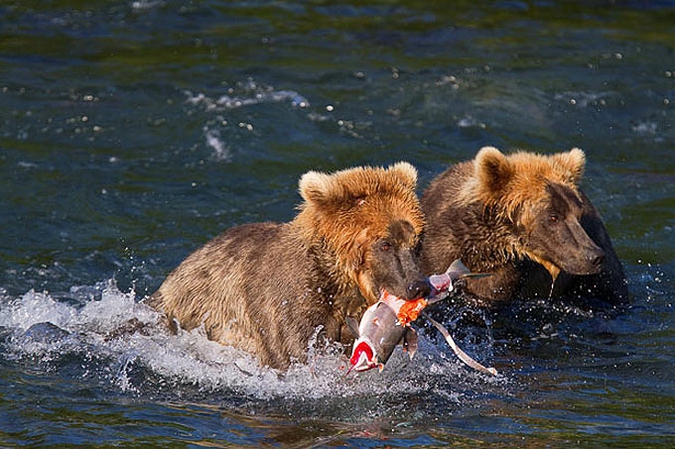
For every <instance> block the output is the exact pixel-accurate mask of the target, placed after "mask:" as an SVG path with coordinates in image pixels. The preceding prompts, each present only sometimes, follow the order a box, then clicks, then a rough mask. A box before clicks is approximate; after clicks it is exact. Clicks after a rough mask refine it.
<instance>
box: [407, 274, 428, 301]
mask: <svg viewBox="0 0 675 449" xmlns="http://www.w3.org/2000/svg"><path fill="white" fill-rule="evenodd" d="M405 293H406V299H410V300H412V299H418V298H424V297H426V296H429V294H431V285H430V284H429V281H428V280H427V279H426V278H425V279H416V280H414V281H412V282H410V283H409V284H408V286H407V287H406V289H405Z"/></svg>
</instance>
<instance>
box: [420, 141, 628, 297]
mask: <svg viewBox="0 0 675 449" xmlns="http://www.w3.org/2000/svg"><path fill="white" fill-rule="evenodd" d="M584 166H585V155H584V153H583V152H582V151H581V150H580V149H577V148H574V149H572V150H570V151H568V152H563V153H557V154H553V155H548V156H546V155H540V154H535V153H529V152H522V151H521V152H516V153H514V154H511V155H504V154H502V153H501V152H500V151H499V150H497V149H496V148H492V147H485V148H482V149H481V150H480V151H479V152H478V154H477V155H476V158H475V159H474V160H472V161H467V162H463V163H459V164H456V165H453V166H451V167H450V168H448V169H447V170H446V171H445V172H444V173H442V174H441V175H439V176H438V177H437V178H436V179H435V180H433V181H432V182H431V184H430V185H429V187H428V188H427V189H426V191H425V192H424V194H423V196H422V199H421V203H422V209H423V210H424V212H425V214H426V219H427V230H426V236H425V240H424V244H423V252H422V262H421V264H422V268H423V271H424V272H425V273H428V274H431V273H436V272H439V271H442V270H444V269H445V268H446V267H448V266H449V265H450V263H451V262H452V261H453V260H455V259H457V258H461V259H462V261H463V262H464V263H465V264H466V266H467V267H468V268H469V269H471V270H472V271H474V272H484V273H491V274H492V276H490V277H487V278H480V279H471V280H468V281H467V285H466V292H467V293H469V297H471V298H473V299H475V300H476V303H477V304H478V305H480V306H485V307H489V308H498V307H499V306H503V305H505V304H507V303H509V302H510V301H512V300H514V299H532V298H552V297H562V298H569V299H572V300H581V301H582V302H584V303H586V304H589V305H595V306H598V305H600V306H608V305H614V304H618V303H622V302H625V301H626V300H627V299H628V290H627V286H626V278H625V274H624V271H623V267H622V266H621V263H620V261H619V259H618V257H617V255H616V253H615V252H614V249H613V248H612V243H611V241H610V238H609V235H608V233H607V230H606V229H605V226H604V224H603V222H602V219H601V217H600V215H599V213H598V211H597V210H596V209H595V207H594V206H593V204H592V203H591V201H590V199H589V198H588V197H587V196H586V195H585V194H584V192H583V191H582V190H581V189H580V188H579V185H578V184H579V181H580V179H581V177H582V174H583V172H584Z"/></svg>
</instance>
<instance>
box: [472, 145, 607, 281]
mask: <svg viewBox="0 0 675 449" xmlns="http://www.w3.org/2000/svg"><path fill="white" fill-rule="evenodd" d="M585 162H586V159H585V155H584V153H583V151H582V150H580V149H578V148H573V149H571V150H570V151H568V152H563V153H557V154H553V155H549V156H546V155H540V154H534V153H528V152H517V153H514V154H510V155H504V154H502V153H501V152H500V151H499V150H497V149H496V148H493V147H484V148H482V149H481V150H480V151H479V152H478V154H477V155H476V158H475V160H474V166H473V175H472V177H471V178H470V181H469V182H468V183H467V184H466V185H465V188H464V189H463V190H462V191H461V192H460V198H461V201H464V202H475V201H478V202H480V203H482V206H483V213H489V214H493V216H495V217H496V219H497V221H498V222H501V223H506V224H507V226H508V231H507V233H508V234H509V235H513V237H515V238H514V239H513V240H512V242H513V243H512V248H510V250H511V251H513V252H515V253H516V255H518V256H525V257H527V258H530V259H531V260H534V261H535V262H538V263H540V264H541V265H542V266H544V267H545V268H546V269H547V271H548V272H549V273H550V274H551V276H552V277H553V279H554V280H555V279H556V278H557V276H558V274H559V273H560V271H564V272H566V273H569V274H573V275H588V274H594V273H598V272H599V271H600V269H601V268H602V263H603V261H604V252H603V251H602V249H600V247H598V245H596V243H595V242H594V241H593V240H592V239H591V238H590V237H589V235H588V234H587V233H586V231H585V230H584V228H583V227H582V216H583V213H584V206H585V205H584V202H585V201H587V199H586V197H585V196H584V195H583V194H582V193H581V192H580V190H579V188H578V183H579V181H580V179H581V177H582V175H583V172H584V166H585Z"/></svg>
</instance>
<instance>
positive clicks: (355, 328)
mask: <svg viewBox="0 0 675 449" xmlns="http://www.w3.org/2000/svg"><path fill="white" fill-rule="evenodd" d="M345 320H346V321H347V327H348V328H349V330H350V331H351V332H352V334H354V338H359V337H360V335H359V323H358V321H356V318H354V317H353V316H348V317H347V318H345Z"/></svg>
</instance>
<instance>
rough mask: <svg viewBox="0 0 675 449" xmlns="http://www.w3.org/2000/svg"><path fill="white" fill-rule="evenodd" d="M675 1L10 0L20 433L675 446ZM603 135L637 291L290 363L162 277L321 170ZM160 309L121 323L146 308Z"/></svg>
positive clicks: (8, 414) (305, 442)
mask: <svg viewBox="0 0 675 449" xmlns="http://www.w3.org/2000/svg"><path fill="white" fill-rule="evenodd" d="M674 35H675V4H674V3H673V2H667V1H639V2H638V1H636V2H630V1H627V2H604V1H594V2H583V3H581V2H571V1H541V2H539V1H534V2H517V1H514V2H504V1H496V2H483V3H476V2H465V1H459V2H447V3H441V4H431V3H429V2H416V1H407V2H399V1H387V2H379V1H363V2H362V1H358V2H357V1H353V2H340V3H339V4H333V3H329V2H286V1H279V2H273V3H269V2H255V1H253V2H217V1H204V2H192V3H186V2H174V1H169V0H166V1H161V0H158V1H151V0H143V1H126V2H117V3H110V2H104V1H98V0H90V1H88V2H66V1H62V0H57V1H52V2H37V1H25V0H24V1H21V2H3V3H2V4H1V5H0V111H2V114H1V115H0V229H2V233H1V234H0V235H1V236H2V239H1V240H0V241H1V242H2V243H1V244H0V367H1V369H0V445H2V446H17V445H41V446H54V445H59V444H61V445H86V446H94V447H96V446H109V445H130V446H138V445H144V444H154V445H158V446H228V445H229V446H253V447H257V446H281V447H286V446H288V447H323V446H336V445H337V446H342V445H344V446H352V447H382V446H390V447H409V446H426V447H430V446H442V445H456V446H460V447H464V446H467V447H476V446H479V447H480V446H489V445H497V446H536V447H538V446H550V447H569V446H575V447H576V446H589V447H640V448H642V447H646V446H650V445H651V446H660V445H662V446H669V445H672V442H673V441H674V438H675V430H673V429H675V377H674V376H673V374H672V373H673V369H672V367H673V363H674V361H675V332H674V331H673V328H674V326H675V319H674V314H673V303H674V302H675V295H674V294H673V290H674V288H673V287H674V281H673V274H674V273H675V235H674V227H675V194H674V192H675V191H674V190H673V185H674V182H675V158H674V157H673V155H674V154H675V153H674V150H675V127H674V124H675V109H674V108H675V58H674V52H675V47H674V44H673V42H675V41H674V40H673V36H674ZM483 145H493V146H497V147H498V148H501V149H503V150H509V149H514V148H524V149H529V150H536V151H540V152H544V153H551V152H555V151H562V150H567V149H569V148H571V147H575V146H578V147H581V148H583V149H584V151H585V152H586V156H587V159H588V165H587V170H586V177H585V180H584V182H583V187H584V189H585V191H586V192H587V193H588V194H589V196H590V197H591V198H592V200H593V201H594V204H595V205H596V207H597V208H598V209H599V211H600V212H601V214H602V215H603V217H604V219H605V221H606V224H607V227H608V230H609V232H610V234H611V236H612V237H613V241H614V245H615V249H616V251H617V253H618V255H619V257H620V258H621V260H622V262H623V263H624V266H625V268H626V272H627V275H628V278H629V282H630V284H629V289H630V292H631V295H632V301H631V304H630V305H629V306H627V307H625V308H622V309H619V310H612V311H604V312H598V311H588V310H583V309H581V308H577V307H574V306H572V305H570V304H565V303H549V302H534V303H529V304H524V305H521V306H520V307H519V308H517V309H515V310H514V311H513V314H511V315H510V316H509V317H508V319H507V318H506V317H494V316H488V315H480V316H479V318H480V319H481V320H483V321H484V322H485V323H486V325H484V326H476V327H475V328H474V327H471V328H466V327H464V326H465V325H464V324H463V323H464V321H463V320H462V319H461V317H459V316H450V317H448V318H447V320H446V325H447V326H448V327H449V328H450V329H451V331H452V332H453V333H454V335H455V337H456V338H457V339H458V343H459V344H460V345H461V346H462V347H463V348H464V349H465V350H466V351H467V352H469V353H470V354H471V355H472V356H474V357H475V358H477V359H479V360H480V361H482V362H484V363H486V364H488V365H493V366H495V367H497V368H498V369H499V371H500V372H501V373H502V376H501V377H498V378H492V377H488V376H486V375H483V374H480V373H475V372H472V371H470V370H468V369H467V368H466V367H465V366H463V365H462V364H461V363H460V362H458V361H457V360H456V358H455V357H454V355H453V354H452V352H451V351H450V350H449V348H448V347H447V345H445V343H444V342H443V341H441V340H438V339H437V338H436V337H437V336H436V335H435V334H434V333H432V332H429V333H428V334H425V335H423V336H422V337H423V338H422V339H421V347H420V351H419V353H418V355H417V356H416V357H415V358H414V359H413V360H412V361H408V360H407V356H406V355H405V354H403V353H399V352H396V353H395V354H394V356H393V357H392V359H391V360H390V362H389V363H388V364H387V366H386V368H385V370H384V371H383V372H381V373H377V372H374V373H367V374H365V375H361V376H351V375H350V376H347V377H345V375H344V374H345V363H346V361H345V359H344V358H343V357H341V356H340V355H339V353H340V350H339V348H337V347H319V346H317V345H313V346H312V347H311V348H310V351H311V357H310V360H311V362H310V363H309V364H307V365H301V366H294V367H293V368H292V369H291V370H290V371H289V372H288V373H287V374H286V375H285V376H278V374H277V373H275V372H273V371H271V370H266V369H263V368H259V367H258V366H257V365H256V363H255V361H254V360H252V359H251V358H250V357H249V356H247V355H246V354H242V353H239V352H237V351H235V350H233V349H231V348H227V347H223V346H220V345H218V344H215V343H213V342H210V341H208V340H207V339H206V338H205V337H204V335H203V333H202V332H200V331H199V330H197V331H194V332H192V333H181V334H179V335H170V334H168V333H166V332H165V331H164V330H163V329H162V328H161V327H160V326H158V325H157V324H156V322H157V319H158V317H157V315H156V314H155V312H153V311H152V310H150V309H149V308H147V307H146V306H145V305H144V304H142V303H141V302H140V301H141V300H142V299H143V298H144V297H145V296H146V295H148V294H150V293H152V292H153V291H154V290H155V289H156V288H157V287H158V286H159V284H160V283H161V282H162V280H163V279H164V277H165V276H166V275H167V274H168V272H169V271H170V270H171V269H173V268H174V267H175V266H176V265H177V264H178V263H179V262H180V261H181V260H182V259H183V258H184V257H185V256H187V254H189V253H190V252H191V251H192V250H194V249H196V248H197V247H198V246H199V245H201V244H203V243H204V242H206V241H207V240H208V239H209V238H211V237H214V236H215V235H217V234H219V233H220V232H222V231H223V230H225V229H227V228H229V227H231V226H234V225H237V224H241V223H247V222H253V221H265V220H276V221H286V220H289V219H291V218H292V217H293V215H294V214H295V206H296V205H297V204H298V203H299V201H300V198H299V195H298V194H297V181H298V179H299V177H300V176H301V175H302V174H303V173H304V172H306V171H308V170H325V171H331V170H335V169H340V168H345V167H349V166H355V165H364V164H376V165H386V164H389V163H391V162H394V161H398V160H408V161H409V162H411V163H413V164H414V165H415V166H416V167H418V170H419V172H420V188H421V189H422V188H423V187H424V186H426V185H427V184H428V182H429V181H430V180H431V179H433V177H434V176H436V175H437V174H439V173H440V172H442V171H443V170H444V169H445V167H447V165H448V164H450V163H454V162H457V161H461V160H466V159H470V158H472V157H473V156H474V155H475V153H476V152H477V150H478V149H479V148H480V147H481V146H483ZM130 320H132V322H134V323H142V324H144V325H145V326H144V331H143V332H121V331H120V328H122V329H124V327H125V326H128V325H129V321H130Z"/></svg>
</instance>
